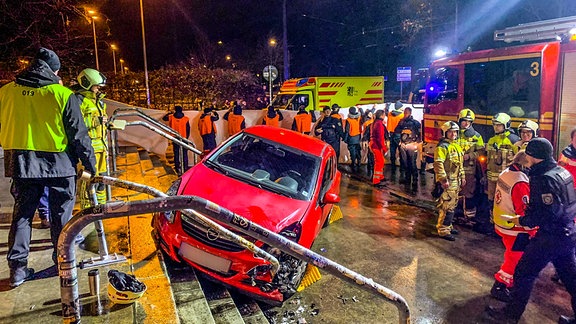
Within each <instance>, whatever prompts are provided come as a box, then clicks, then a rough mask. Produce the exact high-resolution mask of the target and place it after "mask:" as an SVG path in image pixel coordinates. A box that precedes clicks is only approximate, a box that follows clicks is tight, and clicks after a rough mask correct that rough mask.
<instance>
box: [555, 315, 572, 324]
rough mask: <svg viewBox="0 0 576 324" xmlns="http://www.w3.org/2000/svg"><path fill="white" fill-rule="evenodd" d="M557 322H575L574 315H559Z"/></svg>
mask: <svg viewBox="0 0 576 324" xmlns="http://www.w3.org/2000/svg"><path fill="white" fill-rule="evenodd" d="M558 324H576V319H574V317H570V316H566V315H560V318H558Z"/></svg>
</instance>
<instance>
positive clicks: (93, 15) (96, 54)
mask: <svg viewBox="0 0 576 324" xmlns="http://www.w3.org/2000/svg"><path fill="white" fill-rule="evenodd" d="M88 13H89V14H90V18H91V19H90V20H92V32H93V33H94V56H95V57H96V70H98V71H100V64H99V62H98V43H97V41H96V23H95V22H94V21H95V20H96V19H98V16H96V11H94V10H88Z"/></svg>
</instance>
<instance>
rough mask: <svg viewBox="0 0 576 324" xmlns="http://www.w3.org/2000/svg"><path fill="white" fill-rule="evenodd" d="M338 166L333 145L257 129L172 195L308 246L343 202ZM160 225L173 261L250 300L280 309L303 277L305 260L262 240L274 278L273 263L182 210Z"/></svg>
mask: <svg viewBox="0 0 576 324" xmlns="http://www.w3.org/2000/svg"><path fill="white" fill-rule="evenodd" d="M336 162H337V160H336V154H335V152H334V150H333V149H332V147H331V146H330V145H328V144H327V143H325V142H322V141H320V140H318V139H316V138H313V137H310V136H307V135H302V134H300V133H296V132H293V131H290V130H287V129H283V128H277V127H271V126H254V127H250V128H248V129H245V130H244V131H243V132H241V133H239V134H238V135H236V136H234V137H232V138H230V139H229V140H227V141H226V142H224V143H222V144H221V145H220V146H219V147H218V148H217V149H215V150H214V151H213V152H212V153H210V154H209V155H208V156H206V157H205V158H204V159H203V160H202V161H201V162H200V163H198V164H197V165H195V166H194V167H193V168H191V169H190V170H188V171H187V172H186V173H184V174H183V175H182V177H181V178H179V179H178V180H177V181H175V182H174V184H173V185H172V187H171V188H170V189H169V190H168V194H169V195H171V194H172V195H174V194H178V195H194V196H199V197H202V198H205V199H207V200H210V201H212V202H214V203H216V204H218V205H220V206H222V207H224V208H226V209H229V210H230V211H232V212H235V213H237V214H238V215H240V216H243V217H245V218H247V219H249V220H251V221H253V222H255V223H257V224H259V225H261V226H263V227H265V228H267V229H269V230H270V231H273V232H275V233H279V234H281V235H284V236H286V237H288V238H289V239H291V240H293V241H295V242H297V243H298V244H300V245H302V246H304V247H307V248H310V246H311V245H312V243H313V242H314V240H315V239H316V237H317V236H318V233H319V232H320V230H321V229H322V227H323V226H324V225H326V224H328V222H329V217H330V215H331V212H332V207H333V204H335V203H337V202H339V200H340V197H339V193H340V178H341V174H340V172H339V171H338V170H337V168H336V166H337V165H336ZM154 219H155V220H154V228H155V233H156V237H157V239H158V242H159V245H160V246H161V248H162V249H163V250H164V251H165V252H166V253H167V254H168V255H169V256H170V258H171V259H173V260H175V261H178V262H182V261H183V262H186V263H188V264H190V265H191V266H192V267H194V268H196V269H198V270H199V271H201V272H203V273H205V274H207V275H208V276H210V277H212V278H214V279H217V280H218V281H220V282H222V283H224V284H226V285H228V286H232V287H234V288H237V289H239V290H240V291H242V292H243V293H245V294H248V295H250V296H252V297H255V298H258V299H261V300H264V301H268V302H271V303H281V302H283V301H284V300H285V299H287V298H288V297H290V296H291V295H292V294H294V292H295V291H296V288H297V287H298V285H299V284H300V281H301V280H302V277H303V275H304V272H305V269H306V263H305V262H301V261H299V260H297V259H295V258H293V257H292V256H289V255H287V254H284V253H280V252H279V251H278V250H277V249H274V248H272V247H270V246H268V245H266V244H264V243H263V242H259V241H258V242H256V245H257V246H258V247H260V248H262V249H264V250H266V251H268V252H269V253H271V254H273V255H275V256H276V257H277V259H278V261H279V262H280V265H281V266H280V270H279V271H278V273H277V274H276V276H274V277H273V278H272V276H271V274H270V271H269V269H270V267H269V263H268V262H267V261H265V260H263V259H262V258H258V257H255V256H254V254H253V253H252V252H250V251H248V250H246V249H245V248H244V247H242V246H240V245H237V244H236V243H234V242H231V241H229V240H226V239H224V238H222V237H220V236H219V234H218V233H216V232H215V231H213V230H208V229H207V228H206V227H204V226H202V225H201V224H199V223H198V222H196V221H194V220H192V219H191V218H190V217H188V216H186V215H182V214H181V213H180V212H176V213H172V212H170V213H158V214H157V215H156V217H154ZM235 232H237V231H235ZM237 233H238V232H237ZM244 237H247V236H246V235H244ZM249 240H250V241H252V242H254V241H255V240H254V239H252V238H249Z"/></svg>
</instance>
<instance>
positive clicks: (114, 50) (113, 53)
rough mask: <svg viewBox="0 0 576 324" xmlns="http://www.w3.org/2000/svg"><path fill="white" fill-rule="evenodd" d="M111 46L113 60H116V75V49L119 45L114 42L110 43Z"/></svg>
mask: <svg viewBox="0 0 576 324" xmlns="http://www.w3.org/2000/svg"><path fill="white" fill-rule="evenodd" d="M110 48H111V49H112V61H114V75H116V50H117V49H118V47H116V45H114V44H110Z"/></svg>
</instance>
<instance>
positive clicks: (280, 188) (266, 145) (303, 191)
mask: <svg viewBox="0 0 576 324" xmlns="http://www.w3.org/2000/svg"><path fill="white" fill-rule="evenodd" d="M206 165H207V166H208V167H211V168H212V169H214V170H216V171H218V172H222V173H224V174H226V175H228V176H230V177H233V178H236V179H239V180H243V181H244V182H247V183H249V184H251V185H254V186H257V187H260V188H262V189H265V190H268V191H271V192H274V193H278V194H281V195H285V196H288V197H291V198H295V199H299V200H310V199H311V198H312V194H313V191H314V185H315V183H316V179H317V177H318V172H319V171H318V170H319V168H320V158H319V157H317V156H314V155H311V154H308V153H306V152H303V151H299V150H297V149H294V148H291V147H288V146H284V145H282V144H279V143H276V142H273V141H269V140H266V139H263V138H260V137H256V136H253V135H250V134H242V135H239V136H236V137H235V138H233V139H232V140H230V141H229V142H228V143H226V144H225V145H224V146H222V147H221V148H220V149H219V150H218V151H217V152H216V153H215V154H213V155H212V156H211V157H210V158H209V159H208V160H207V162H206Z"/></svg>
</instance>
